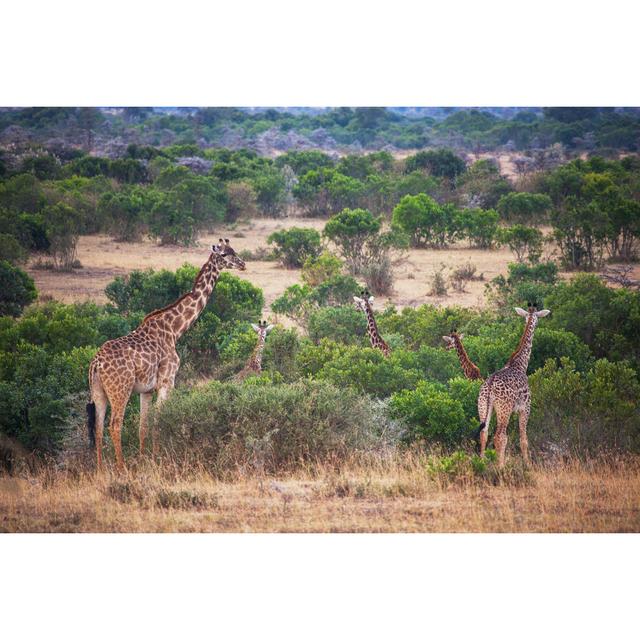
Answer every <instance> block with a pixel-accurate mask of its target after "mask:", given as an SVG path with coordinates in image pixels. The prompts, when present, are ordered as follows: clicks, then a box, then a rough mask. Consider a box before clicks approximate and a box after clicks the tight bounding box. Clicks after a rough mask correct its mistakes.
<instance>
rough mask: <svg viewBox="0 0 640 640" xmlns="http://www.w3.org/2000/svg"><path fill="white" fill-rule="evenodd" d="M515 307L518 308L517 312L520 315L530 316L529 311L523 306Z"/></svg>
mask: <svg viewBox="0 0 640 640" xmlns="http://www.w3.org/2000/svg"><path fill="white" fill-rule="evenodd" d="M514 309H515V310H516V313H517V314H518V315H519V316H522V317H523V318H526V317H528V316H529V313H528V312H527V311H525V310H524V309H523V308H522V307H514Z"/></svg>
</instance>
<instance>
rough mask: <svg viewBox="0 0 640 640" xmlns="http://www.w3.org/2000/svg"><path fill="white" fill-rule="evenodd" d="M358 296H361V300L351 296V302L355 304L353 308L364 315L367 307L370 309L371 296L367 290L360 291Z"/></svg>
mask: <svg viewBox="0 0 640 640" xmlns="http://www.w3.org/2000/svg"><path fill="white" fill-rule="evenodd" d="M360 295H361V296H362V297H361V298H359V297H358V296H353V302H354V303H355V307H356V309H358V311H363V312H364V313H366V312H367V306H369V307H371V305H372V304H373V296H372V295H371V294H370V293H369V290H368V289H362V290H361V291H360Z"/></svg>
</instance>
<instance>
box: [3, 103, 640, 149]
mask: <svg viewBox="0 0 640 640" xmlns="http://www.w3.org/2000/svg"><path fill="white" fill-rule="evenodd" d="M540 111H541V112H540ZM3 138H4V139H6V140H7V141H9V142H16V141H19V140H23V139H31V140H34V141H40V142H41V141H43V140H45V139H47V138H49V139H54V138H58V139H60V138H61V139H63V140H66V141H67V142H69V143H72V144H82V145H84V146H85V147H86V148H88V149H94V148H95V149H98V150H103V149H106V148H109V147H111V146H113V144H112V143H113V141H117V144H118V145H122V144H124V145H125V146H126V144H128V143H130V142H137V143H142V144H146V145H152V146H168V145H172V144H199V145H201V146H209V145H216V146H231V147H234V148H239V147H255V148H257V149H260V150H271V151H273V150H283V151H284V150H289V149H296V148H307V149H310V148H317V149H325V150H326V149H332V148H338V147H342V148H348V147H355V148H358V149H360V148H362V149H369V150H374V149H383V148H385V147H387V146H392V147H395V148H397V149H421V148H425V147H428V146H430V147H437V146H447V147H450V148H456V149H459V150H478V149H484V150H494V149H498V148H502V149H511V150H519V151H526V150H531V149H544V148H547V147H550V146H552V145H554V144H560V145H563V146H564V147H566V148H568V149H572V150H582V151H591V150H594V149H600V150H602V151H605V150H618V151H620V150H624V151H637V150H638V140H639V139H640V116H639V114H638V111H637V110H636V109H614V108H594V107H590V108H586V107H550V108H544V109H542V110H540V109H532V110H518V111H517V112H516V113H515V114H513V115H512V117H510V118H504V117H500V116H498V115H496V114H495V113H494V112H492V111H489V110H482V109H479V110H478V109H464V110H456V111H453V112H452V113H450V115H448V116H446V117H445V118H444V119H436V118H434V117H430V116H420V115H419V116H415V115H413V116H408V115H405V114H404V113H402V112H398V111H397V110H390V109H386V108H384V107H359V108H350V107H339V108H334V109H327V110H324V111H320V112H314V111H313V110H304V109H301V110H296V111H295V112H293V111H287V110H276V109H266V110H254V111H249V110H242V109H235V108H218V107H216V108H203V109H186V110H182V111H180V110H176V112H175V113H166V112H156V111H154V110H153V109H150V108H125V109H95V108H51V107H47V108H30V109H18V110H4V111H0V139H3Z"/></svg>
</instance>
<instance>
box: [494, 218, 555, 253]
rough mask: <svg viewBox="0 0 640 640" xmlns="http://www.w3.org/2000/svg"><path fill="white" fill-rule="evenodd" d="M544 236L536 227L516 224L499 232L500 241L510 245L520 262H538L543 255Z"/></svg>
mask: <svg viewBox="0 0 640 640" xmlns="http://www.w3.org/2000/svg"><path fill="white" fill-rule="evenodd" d="M543 239H544V236H543V234H542V231H540V230H539V229H536V228H534V227H525V226H524V225H521V224H514V225H513V226H511V227H506V228H503V229H500V230H499V231H498V240H499V241H500V242H501V243H502V244H506V245H508V247H509V249H511V251H512V252H513V253H514V254H515V256H516V260H517V261H518V262H524V261H525V260H528V261H529V262H537V261H538V260H539V259H540V256H541V255H542V245H543Z"/></svg>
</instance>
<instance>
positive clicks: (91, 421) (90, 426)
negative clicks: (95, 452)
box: [87, 402, 96, 449]
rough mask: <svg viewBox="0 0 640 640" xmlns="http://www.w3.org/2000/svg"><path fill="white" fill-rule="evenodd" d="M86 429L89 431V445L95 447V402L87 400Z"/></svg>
mask: <svg viewBox="0 0 640 640" xmlns="http://www.w3.org/2000/svg"><path fill="white" fill-rule="evenodd" d="M87 431H88V432H89V447H90V448H91V449H95V448H96V403H95V402H87Z"/></svg>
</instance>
